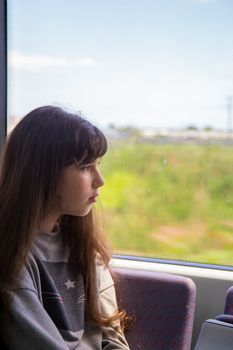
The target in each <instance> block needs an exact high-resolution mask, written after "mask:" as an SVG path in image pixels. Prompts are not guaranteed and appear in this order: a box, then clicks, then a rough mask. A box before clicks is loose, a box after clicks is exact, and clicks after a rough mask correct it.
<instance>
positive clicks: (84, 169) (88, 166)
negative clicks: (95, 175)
mask: <svg viewBox="0 0 233 350" xmlns="http://www.w3.org/2000/svg"><path fill="white" fill-rule="evenodd" d="M91 167H92V165H83V166H81V167H80V170H83V171H90V170H91Z"/></svg>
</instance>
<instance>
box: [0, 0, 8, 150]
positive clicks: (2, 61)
mask: <svg viewBox="0 0 233 350" xmlns="http://www.w3.org/2000/svg"><path fill="white" fill-rule="evenodd" d="M6 131H7V0H0V148H2V145H3V143H4V140H5V137H6Z"/></svg>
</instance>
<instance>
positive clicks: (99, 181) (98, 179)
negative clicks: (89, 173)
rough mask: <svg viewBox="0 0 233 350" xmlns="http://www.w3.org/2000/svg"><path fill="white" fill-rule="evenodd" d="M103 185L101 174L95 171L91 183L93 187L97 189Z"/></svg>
mask: <svg viewBox="0 0 233 350" xmlns="http://www.w3.org/2000/svg"><path fill="white" fill-rule="evenodd" d="M104 184H105V180H104V177H103V175H102V174H101V172H100V171H99V170H97V172H96V176H95V179H94V181H93V186H94V187H96V188H98V187H102V186H103V185H104Z"/></svg>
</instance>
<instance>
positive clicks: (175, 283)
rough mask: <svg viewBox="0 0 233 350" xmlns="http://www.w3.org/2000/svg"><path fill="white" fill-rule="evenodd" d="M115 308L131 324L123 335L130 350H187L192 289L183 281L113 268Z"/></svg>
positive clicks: (181, 278) (176, 276) (145, 272)
mask: <svg viewBox="0 0 233 350" xmlns="http://www.w3.org/2000/svg"><path fill="white" fill-rule="evenodd" d="M113 277H114V279H115V285H116V292H117V296H118V303H119V307H121V308H123V309H125V310H126V311H127V313H128V314H129V315H130V316H133V318H134V321H133V325H132V326H131V328H130V330H129V331H128V332H127V333H126V338H127V340H128V343H129V346H130V349H131V350H189V349H190V345H191V338H192V328H193V318H194V309H195V298H196V287H195V284H194V282H193V281H192V280H191V279H190V278H187V277H182V276H178V275H172V274H167V273H160V272H150V271H142V270H133V269H124V268H114V269H113Z"/></svg>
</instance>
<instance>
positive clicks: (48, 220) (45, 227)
mask: <svg viewBox="0 0 233 350" xmlns="http://www.w3.org/2000/svg"><path fill="white" fill-rule="evenodd" d="M59 219H60V216H59V215H55V214H48V215H47V216H46V217H45V218H44V220H43V221H42V222H41V223H40V227H39V231H40V232H57V231H58V230H59Z"/></svg>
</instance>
